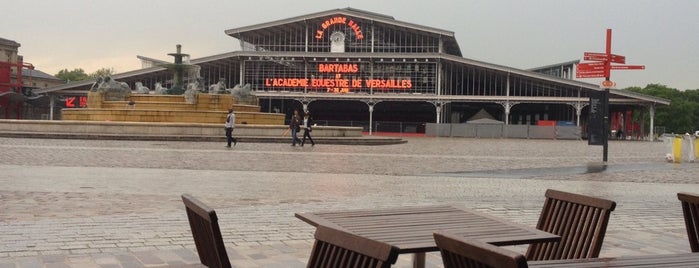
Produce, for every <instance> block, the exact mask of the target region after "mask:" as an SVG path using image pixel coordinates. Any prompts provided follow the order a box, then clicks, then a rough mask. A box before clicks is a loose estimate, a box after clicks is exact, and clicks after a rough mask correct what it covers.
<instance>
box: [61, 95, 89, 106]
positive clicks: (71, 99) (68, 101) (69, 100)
mask: <svg viewBox="0 0 699 268" xmlns="http://www.w3.org/2000/svg"><path fill="white" fill-rule="evenodd" d="M65 106H66V108H85V107H87V96H68V97H66V98H65Z"/></svg>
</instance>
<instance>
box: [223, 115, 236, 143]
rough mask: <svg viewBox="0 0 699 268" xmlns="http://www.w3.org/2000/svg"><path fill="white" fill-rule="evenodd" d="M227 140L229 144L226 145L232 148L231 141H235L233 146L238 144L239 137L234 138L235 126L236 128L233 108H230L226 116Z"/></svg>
mask: <svg viewBox="0 0 699 268" xmlns="http://www.w3.org/2000/svg"><path fill="white" fill-rule="evenodd" d="M225 128H226V141H227V142H228V145H227V146H226V147H228V148H231V142H233V146H235V145H236V144H238V139H236V138H233V128H235V113H234V112H233V108H230V109H228V116H226V125H225Z"/></svg>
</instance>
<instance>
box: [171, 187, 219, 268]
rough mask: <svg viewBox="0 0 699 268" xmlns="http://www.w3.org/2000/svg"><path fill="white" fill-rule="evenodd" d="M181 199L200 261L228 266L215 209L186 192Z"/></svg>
mask: <svg viewBox="0 0 699 268" xmlns="http://www.w3.org/2000/svg"><path fill="white" fill-rule="evenodd" d="M182 201H183V202H184V206H185V208H186V210H187V218H188V219H189V227H190V228H191V230H192V237H194V244H195V245H196V247H197V253H198V254H199V260H200V261H201V263H202V264H203V265H206V266H207V267H211V268H230V267H231V263H230V261H229V260H228V254H226V247H225V246H224V245H223V238H222V237H221V230H220V229H219V227H218V218H217V217H216V211H214V210H213V209H212V208H210V207H209V206H207V205H206V204H204V203H203V202H201V201H199V200H197V199H196V198H194V197H192V196H191V195H188V194H183V195H182Z"/></svg>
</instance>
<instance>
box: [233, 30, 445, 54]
mask: <svg viewBox="0 0 699 268" xmlns="http://www.w3.org/2000/svg"><path fill="white" fill-rule="evenodd" d="M242 38H243V40H244V42H243V45H242V48H243V50H244V51H291V52H350V53H351V52H354V53H356V52H365V53H369V52H381V53H438V52H439V46H440V45H439V44H440V40H439V38H438V37H435V36H430V35H427V34H424V33H420V32H410V31H405V30H400V29H393V28H387V27H378V26H375V27H369V28H363V29H362V31H361V32H358V31H357V30H356V29H353V28H352V27H349V26H347V25H345V24H332V25H329V26H328V27H327V28H326V29H324V30H323V31H319V30H316V29H312V28H292V27H289V28H287V29H284V30H282V31H279V32H274V33H270V34H268V35H264V36H245V35H243V37H242ZM333 44H335V45H336V47H337V48H339V47H341V51H338V50H333Z"/></svg>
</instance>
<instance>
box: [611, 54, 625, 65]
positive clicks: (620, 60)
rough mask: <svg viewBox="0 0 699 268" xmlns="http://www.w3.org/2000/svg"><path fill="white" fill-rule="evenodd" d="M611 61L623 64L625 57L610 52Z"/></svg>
mask: <svg viewBox="0 0 699 268" xmlns="http://www.w3.org/2000/svg"><path fill="white" fill-rule="evenodd" d="M612 62H613V63H621V64H624V63H626V57H624V56H621V55H616V54H612Z"/></svg>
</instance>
